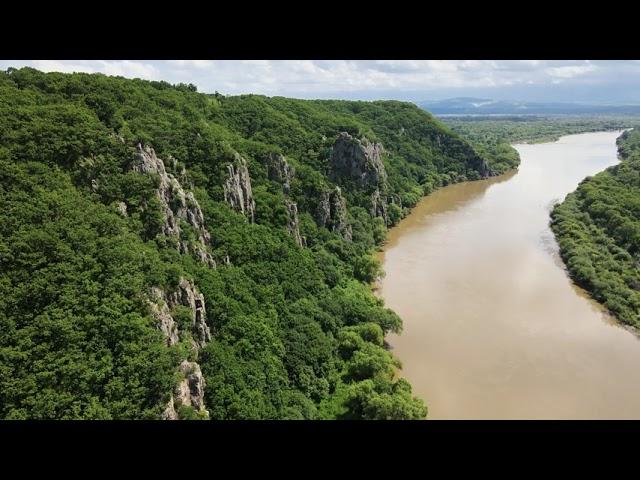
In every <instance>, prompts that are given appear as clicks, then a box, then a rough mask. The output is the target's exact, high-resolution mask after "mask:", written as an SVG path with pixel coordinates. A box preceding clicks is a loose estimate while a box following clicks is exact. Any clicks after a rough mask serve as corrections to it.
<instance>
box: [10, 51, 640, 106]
mask: <svg viewBox="0 0 640 480" xmlns="http://www.w3.org/2000/svg"><path fill="white" fill-rule="evenodd" d="M22 65H29V66H32V67H34V68H37V69H40V70H44V71H59V72H101V73H104V74H107V75H121V76H124V77H130V78H143V79H153V80H166V81H168V82H171V83H179V82H187V83H193V84H195V85H196V86H197V87H198V89H199V90H200V91H204V92H214V91H219V92H221V93H223V94H231V95H235V94H243V93H257V94H264V95H283V96H293V97H300V98H332V97H333V98H399V99H414V100H421V99H423V98H427V96H428V97H429V98H444V96H476V94H477V95H480V96H485V97H486V96H490V97H492V98H498V99H500V98H504V97H507V96H509V95H515V94H516V93H517V94H518V95H520V96H522V95H523V92H524V97H525V98H520V99H521V100H528V98H526V96H527V93H526V92H534V91H535V92H537V93H536V95H538V96H541V97H543V98H546V97H545V92H546V94H548V95H550V96H553V95H556V96H558V95H569V96H571V95H572V92H582V93H580V94H581V95H589V94H593V92H595V90H594V89H598V91H599V92H601V93H602V95H606V92H609V93H610V94H611V95H613V96H616V97H619V98H622V97H625V98H637V99H638V100H639V101H640V92H639V91H638V88H637V87H635V86H636V85H640V62H637V61H588V60H295V61H294V60H167V61H152V60H149V61H146V60H145V61H134V60H60V61H59V60H32V61H22V62H8V61H0V68H7V67H9V66H15V67H17V66H22ZM620 85H624V88H623V87H621V86H620ZM585 86H589V89H590V90H585V89H584V88H583V89H582V90H581V89H580V88H582V87H585ZM559 87H563V88H564V87H566V89H564V90H563V89H561V88H559ZM570 87H576V88H574V90H572V89H571V88H570ZM578 87H580V88H578ZM585 88H586V87H585ZM590 92H591V93H590ZM576 95H577V93H576ZM574 96H575V95H574ZM567 100H576V98H571V99H569V98H568V99H567Z"/></svg>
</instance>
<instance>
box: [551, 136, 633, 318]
mask: <svg viewBox="0 0 640 480" xmlns="http://www.w3.org/2000/svg"><path fill="white" fill-rule="evenodd" d="M618 146H619V152H620V156H621V158H622V161H621V163H620V164H618V165H615V166H613V167H610V168H608V169H607V170H605V171H604V172H601V173H599V174H597V175H595V176H593V177H588V178H586V179H585V180H584V181H583V182H582V183H581V184H580V186H579V187H578V189H577V190H576V191H575V192H573V193H571V194H569V195H568V196H567V198H566V199H565V201H564V202H563V203H561V204H559V205H556V207H555V208H554V210H553V212H552V223H551V228H552V229H553V231H554V233H555V235H556V238H557V240H558V243H559V245H560V254H561V255H562V258H563V260H564V261H565V263H566V265H567V268H568V270H569V272H570V273H571V276H572V277H573V278H574V280H575V281H576V283H578V284H579V285H580V286H582V287H584V288H585V289H586V290H588V291H589V292H590V293H591V294H592V295H593V297H594V298H595V299H596V300H598V301H600V302H601V303H603V304H604V305H605V306H606V307H607V308H608V309H609V310H610V311H611V312H612V313H614V314H615V315H616V316H617V317H618V318H619V319H620V320H621V321H623V322H625V323H627V324H629V325H632V326H635V327H639V326H640V269H639V265H640V131H638V130H632V131H629V132H625V133H624V134H623V135H622V136H621V137H620V138H619V139H618Z"/></svg>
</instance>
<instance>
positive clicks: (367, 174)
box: [329, 132, 387, 189]
mask: <svg viewBox="0 0 640 480" xmlns="http://www.w3.org/2000/svg"><path fill="white" fill-rule="evenodd" d="M383 152H384V149H383V147H382V145H381V144H380V143H372V142H370V141H369V140H368V139H366V138H363V139H362V140H359V139H357V138H354V137H352V136H351V135H349V134H348V133H346V132H342V133H340V135H339V136H338V138H337V139H336V141H335V143H334V144H333V148H332V150H331V158H330V165H331V170H330V173H329V176H330V178H331V180H333V181H336V182H339V181H340V180H341V179H344V178H348V179H351V180H353V181H355V182H356V184H357V185H358V186H359V187H361V188H367V189H373V188H382V187H383V186H384V185H386V183H387V172H386V170H385V168H384V164H383V163H382V153H383Z"/></svg>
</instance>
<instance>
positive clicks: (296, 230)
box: [285, 200, 307, 247]
mask: <svg viewBox="0 0 640 480" xmlns="http://www.w3.org/2000/svg"><path fill="white" fill-rule="evenodd" d="M285 206H286V207H287V212H288V214H289V222H288V223H287V230H288V231H289V233H290V234H291V235H292V236H293V238H294V239H295V241H296V243H297V244H298V246H300V247H304V246H306V243H307V242H306V239H305V238H304V237H302V236H301V235H300V220H299V219H298V205H297V204H295V203H293V202H291V201H289V200H286V201H285Z"/></svg>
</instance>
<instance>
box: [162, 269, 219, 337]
mask: <svg viewBox="0 0 640 480" xmlns="http://www.w3.org/2000/svg"><path fill="white" fill-rule="evenodd" d="M166 298H167V303H168V304H169V306H170V307H171V308H175V307H176V306H177V305H182V306H184V307H187V308H189V309H190V310H191V333H192V334H193V337H194V340H195V341H196V343H197V344H198V346H199V347H204V346H205V345H206V344H207V342H208V341H210V340H211V330H210V329H209V326H208V325H207V320H206V313H207V312H206V310H205V306H204V295H202V294H201V293H198V291H197V289H196V287H195V286H194V285H193V283H191V282H190V281H188V280H186V279H184V278H182V279H180V283H179V284H178V288H177V289H176V290H174V291H173V292H171V293H169V294H168V295H167V297H166Z"/></svg>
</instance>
